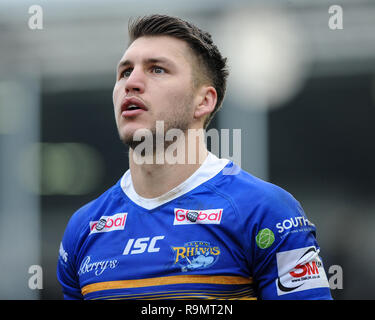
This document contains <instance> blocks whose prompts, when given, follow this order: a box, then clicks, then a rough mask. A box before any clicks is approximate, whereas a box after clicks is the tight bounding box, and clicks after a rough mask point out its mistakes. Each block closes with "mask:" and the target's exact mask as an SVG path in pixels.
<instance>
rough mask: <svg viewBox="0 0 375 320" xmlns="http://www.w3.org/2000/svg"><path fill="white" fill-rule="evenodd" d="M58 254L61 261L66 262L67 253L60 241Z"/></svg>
mask: <svg viewBox="0 0 375 320" xmlns="http://www.w3.org/2000/svg"><path fill="white" fill-rule="evenodd" d="M59 255H60V258H61V259H62V261H64V262H65V263H67V262H68V253H67V252H66V251H65V249H64V247H63V244H62V242H60V249H59Z"/></svg>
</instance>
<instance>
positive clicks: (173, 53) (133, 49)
mask: <svg viewBox="0 0 375 320" xmlns="http://www.w3.org/2000/svg"><path fill="white" fill-rule="evenodd" d="M155 57H164V58H166V59H168V60H170V61H171V62H174V63H176V64H177V65H180V66H181V64H182V65H190V64H191V63H192V53H191V51H190V48H189V47H188V45H187V43H186V42H185V41H183V40H180V39H177V38H173V37H170V36H144V37H140V38H138V39H136V40H134V41H133V42H132V43H131V44H130V46H129V47H128V48H127V50H126V51H125V53H124V55H123V56H122V58H121V61H125V60H128V61H131V62H133V63H137V62H140V61H143V60H150V59H153V58H155Z"/></svg>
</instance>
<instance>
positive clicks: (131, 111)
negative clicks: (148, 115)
mask: <svg viewBox="0 0 375 320" xmlns="http://www.w3.org/2000/svg"><path fill="white" fill-rule="evenodd" d="M145 111H147V107H146V105H145V104H144V103H143V102H142V101H141V100H140V99H138V98H135V97H130V98H125V99H124V101H123V103H122V105H121V116H122V117H125V118H127V117H134V116H137V115H139V114H142V113H143V112H145Z"/></svg>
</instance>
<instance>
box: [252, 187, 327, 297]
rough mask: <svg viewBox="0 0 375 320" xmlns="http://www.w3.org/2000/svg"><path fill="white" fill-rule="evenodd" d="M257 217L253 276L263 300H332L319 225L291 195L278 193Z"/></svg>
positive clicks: (258, 210)
mask: <svg viewBox="0 0 375 320" xmlns="http://www.w3.org/2000/svg"><path fill="white" fill-rule="evenodd" d="M265 200H266V201H263V205H260V206H259V207H258V209H257V212H256V214H255V216H256V218H255V219H256V222H255V223H253V229H252V232H251V237H252V239H253V242H252V248H253V261H252V262H253V274H254V279H255V283H256V286H257V289H258V294H259V298H260V299H263V300H279V299H288V300H299V299H303V300H327V299H332V297H331V293H330V289H329V284H328V280H327V276H326V273H325V270H324V266H323V261H322V259H321V257H320V247H319V245H318V243H317V240H316V226H315V225H314V224H313V223H312V222H311V221H310V220H308V218H307V216H306V214H305V213H304V211H303V209H302V207H301V205H300V204H299V202H298V201H296V200H295V199H294V198H293V197H292V196H291V195H290V194H289V193H287V192H286V191H284V190H282V189H281V190H277V193H276V196H275V194H273V196H272V197H270V198H267V199H265Z"/></svg>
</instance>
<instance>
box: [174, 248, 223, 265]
mask: <svg viewBox="0 0 375 320" xmlns="http://www.w3.org/2000/svg"><path fill="white" fill-rule="evenodd" d="M172 250H173V251H174V254H175V256H174V264H175V265H176V264H177V265H179V266H180V267H181V271H183V272H186V271H193V270H199V269H206V268H208V267H211V266H212V265H213V264H214V263H215V262H216V261H217V260H218V259H219V256H220V248H219V247H218V246H213V245H211V244H210V243H209V242H207V241H190V242H187V243H185V244H184V245H183V246H181V247H172Z"/></svg>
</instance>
